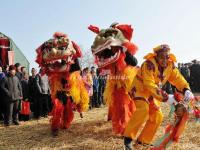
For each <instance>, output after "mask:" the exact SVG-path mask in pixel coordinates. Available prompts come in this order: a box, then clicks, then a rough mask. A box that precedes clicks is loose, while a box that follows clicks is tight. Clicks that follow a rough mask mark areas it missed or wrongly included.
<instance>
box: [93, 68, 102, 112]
mask: <svg viewBox="0 0 200 150" xmlns="http://www.w3.org/2000/svg"><path fill="white" fill-rule="evenodd" d="M91 75H92V80H93V95H92V107H97V108H98V107H99V106H100V105H101V103H100V102H99V101H98V100H99V99H98V90H99V81H98V77H97V75H96V72H95V69H91Z"/></svg>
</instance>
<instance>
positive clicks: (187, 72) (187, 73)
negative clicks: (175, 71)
mask: <svg viewBox="0 0 200 150" xmlns="http://www.w3.org/2000/svg"><path fill="white" fill-rule="evenodd" d="M181 74H182V75H183V77H184V78H185V79H186V80H187V81H189V79H190V69H189V67H188V65H187V64H183V65H182V68H181Z"/></svg>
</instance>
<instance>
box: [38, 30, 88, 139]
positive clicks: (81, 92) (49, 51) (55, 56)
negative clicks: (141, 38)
mask: <svg viewBox="0 0 200 150" xmlns="http://www.w3.org/2000/svg"><path fill="white" fill-rule="evenodd" d="M36 51H37V59H36V62H37V63H38V64H39V66H40V67H41V69H42V71H43V73H46V74H47V75H48V77H49V80H50V87H51V98H52V101H53V102H52V103H53V109H52V112H51V115H52V118H51V130H52V134H53V136H57V135H58V129H59V128H69V126H70V124H71V122H72V120H73V117H74V114H73V110H74V109H75V108H76V109H77V110H78V111H79V112H80V114H81V115H82V113H81V112H82V111H86V110H87V109H88V103H89V96H88V93H87V91H86V89H85V86H84V83H83V80H82V77H81V75H80V66H79V62H78V58H79V57H81V50H80V48H79V47H78V45H77V44H76V43H75V42H73V41H71V40H70V39H69V38H68V37H67V35H66V34H63V33H60V32H56V33H55V34H54V38H53V39H50V40H48V41H46V42H44V43H43V44H42V45H41V46H40V47H39V48H38V49H37V50H36Z"/></svg>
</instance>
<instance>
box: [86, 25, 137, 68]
mask: <svg viewBox="0 0 200 150" xmlns="http://www.w3.org/2000/svg"><path fill="white" fill-rule="evenodd" d="M88 29H89V30H91V31H93V32H95V33H96V34H97V36H96V37H95V40H94V42H93V44H92V46H91V50H92V54H93V55H94V57H95V62H96V64H97V65H98V67H99V68H105V67H108V66H110V65H112V64H116V65H117V66H118V68H121V67H123V66H125V65H126V62H125V58H126V55H134V54H135V53H136V51H137V47H136V46H135V45H134V44H133V43H131V42H130V40H131V38H132V33H133V29H132V27H131V26H130V25H120V24H118V23H115V24H112V25H111V26H110V27H109V28H107V29H101V30H99V28H98V27H96V26H92V25H90V26H89V27H88Z"/></svg>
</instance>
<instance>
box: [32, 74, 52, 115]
mask: <svg viewBox="0 0 200 150" xmlns="http://www.w3.org/2000/svg"><path fill="white" fill-rule="evenodd" d="M41 73H42V70H40V72H39V74H38V76H36V84H37V91H38V92H39V97H38V98H37V99H36V104H35V105H36V118H37V119H39V118H40V117H41V116H44V117H47V115H48V113H49V104H48V101H49V95H50V86H49V79H48V76H47V75H46V74H44V75H42V74H41Z"/></svg>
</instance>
